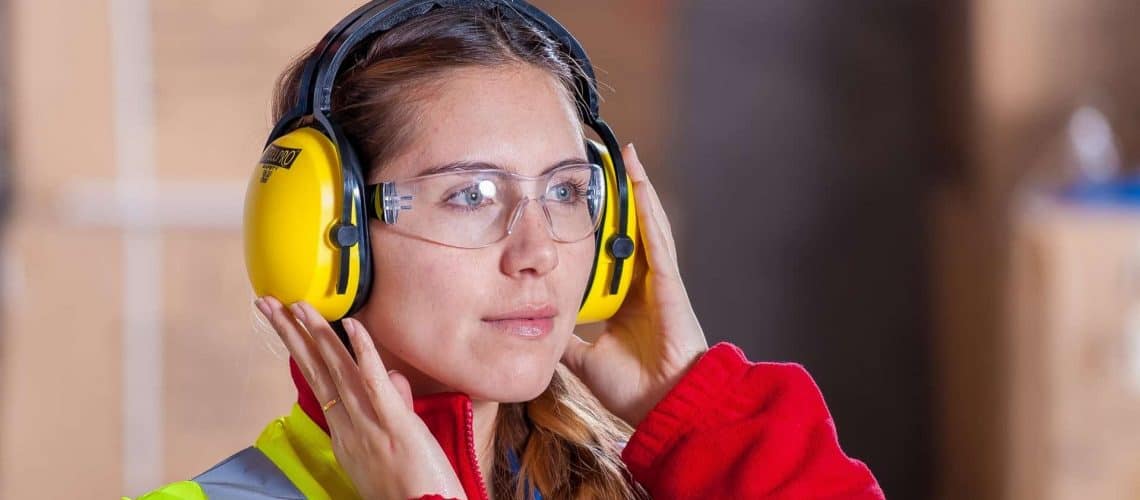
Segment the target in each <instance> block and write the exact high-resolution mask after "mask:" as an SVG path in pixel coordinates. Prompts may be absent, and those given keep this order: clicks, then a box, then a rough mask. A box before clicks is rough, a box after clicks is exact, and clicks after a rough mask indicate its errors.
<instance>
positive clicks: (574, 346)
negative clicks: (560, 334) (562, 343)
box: [562, 333, 593, 375]
mask: <svg viewBox="0 0 1140 500" xmlns="http://www.w3.org/2000/svg"><path fill="white" fill-rule="evenodd" d="M592 345H593V344H591V343H589V342H586V341H585V340H582V338H581V337H579V336H578V335H577V334H573V333H572V334H570V339H569V340H567V341H566V349H565V350H564V351H562V364H564V365H566V367H567V368H569V369H570V371H571V372H573V373H574V374H575V375H577V374H578V373H579V369H580V368H581V367H582V364H583V360H584V359H585V358H586V353H587V350H588V349H589V348H590V347H591V346H592Z"/></svg>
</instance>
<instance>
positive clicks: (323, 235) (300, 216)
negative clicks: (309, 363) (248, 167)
mask: <svg viewBox="0 0 1140 500" xmlns="http://www.w3.org/2000/svg"><path fill="white" fill-rule="evenodd" d="M347 154H351V150H350V151H349V152H348V153H347ZM341 156H342V155H341V153H340V151H338V149H337V147H336V145H335V144H334V143H333V141H332V140H330V139H329V137H328V136H327V135H325V134H324V133H322V132H321V131H319V130H317V129H315V128H312V127H303V128H299V129H296V130H293V131H292V132H289V133H287V134H285V135H283V136H281V137H279V138H277V139H276V140H274V141H273V142H272V143H270V144H269V146H267V147H266V148H265V151H264V153H263V154H262V157H261V161H260V162H259V165H258V168H257V169H256V170H255V171H254V172H253V176H252V177H251V178H250V180H249V185H248V187H247V189H246V197H245V220H244V231H245V238H244V239H245V264H246V269H247V271H248V273H249V278H250V282H251V284H252V285H253V291H254V293H255V294H257V296H258V297H261V296H265V295H272V296H274V297H276V298H277V299H278V300H280V301H281V302H282V303H284V304H290V303H293V302H296V301H299V300H304V301H306V302H308V303H310V304H312V305H313V307H314V308H316V310H317V311H319V312H320V313H321V315H322V316H324V317H325V319H328V320H330V321H332V320H336V319H340V318H342V317H344V316H346V315H347V314H349V312H350V311H351V310H353V309H354V308H355V307H354V306H358V305H359V303H360V302H362V301H363V300H362V299H363V298H364V297H366V296H367V289H368V287H369V285H370V284H371V281H372V280H371V276H370V274H371V273H370V272H368V271H369V270H370V269H371V266H370V265H369V264H370V262H371V253H370V247H369V245H368V238H367V223H365V224H359V223H358V222H357V221H359V220H360V214H361V213H363V212H362V211H361V209H362V206H361V205H360V203H362V202H361V201H360V196H359V195H357V196H354V197H351V198H355V200H354V199H347V202H348V203H350V204H354V205H357V206H354V207H352V218H351V221H352V224H351V225H347V226H345V225H342V224H340V221H341V220H342V216H343V213H344V204H345V202H346V196H345V191H346V190H345V185H346V179H345V178H344V177H345V176H346V175H351V173H352V172H353V169H351V168H342V166H341ZM347 182H348V183H349V184H352V183H353V181H351V180H349V181H347ZM355 184H356V185H359V183H358V182H357V183H355ZM346 227H347V228H349V229H347V230H346V229H345V228H346ZM357 230H359V231H360V232H361V233H363V234H356V235H355V236H354V235H351V234H348V233H349V232H351V231H357ZM354 239H356V240H357V241H356V242H353V243H355V244H353V245H343V244H344V243H349V242H352V240H354ZM344 256H347V261H348V266H347V268H348V273H347V279H346V280H345V285H346V286H345V287H344V288H345V290H344V291H343V292H342V293H338V290H337V288H338V285H339V282H340V281H341V278H340V273H341V269H342V265H341V260H342V258H344Z"/></svg>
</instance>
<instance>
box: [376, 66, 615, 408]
mask: <svg viewBox="0 0 1140 500" xmlns="http://www.w3.org/2000/svg"><path fill="white" fill-rule="evenodd" d="M418 106H419V111H421V114H420V116H419V120H418V124H417V130H415V131H414V132H413V133H414V136H413V139H412V143H411V145H410V146H409V147H408V148H407V149H406V151H404V152H403V153H402V154H401V155H400V156H398V157H396V158H394V159H393V160H392V161H391V162H389V163H387V164H385V165H383V166H382V169H381V171H380V172H378V174H377V175H375V176H374V178H372V179H369V180H368V181H369V182H377V181H380V180H383V181H391V180H402V179H407V178H409V177H414V176H416V175H419V174H420V173H421V172H423V171H425V170H427V169H429V168H431V167H434V166H438V165H443V164H446V163H451V162H456V161H477V162H485V163H489V164H493V165H497V166H500V167H502V168H503V169H506V170H508V171H513V172H517V173H520V174H525V175H530V176H537V175H539V174H541V173H542V172H543V171H544V170H546V169H547V168H548V167H550V166H553V165H554V164H556V163H558V162H560V161H562V160H566V159H572V158H576V159H579V160H580V161H582V162H586V158H585V148H584V145H583V136H582V134H581V126H580V124H579V122H578V116H577V113H576V111H575V109H574V107H573V105H572V103H571V102H570V101H569V100H568V99H567V98H566V97H565V96H564V92H563V91H562V90H561V88H560V84H559V83H558V81H557V80H556V79H555V78H554V77H553V76H552V75H550V74H549V73H548V72H546V71H544V70H542V69H539V68H535V67H532V66H529V65H517V66H510V67H507V68H502V67H500V68H463V69H456V70H453V71H451V72H449V73H448V74H447V79H446V81H445V82H444V83H442V84H441V86H440V87H439V88H438V90H437V91H435V92H433V93H432V94H431V96H430V98H428V99H424V100H421V101H420V104H418ZM397 224H398V223H397ZM370 230H371V237H372V255H373V259H374V263H375V267H374V269H375V276H374V281H373V286H372V293H371V295H370V296H369V298H368V302H367V303H366V304H365V306H364V308H363V309H362V310H361V311H360V312H359V313H358V314H357V315H356V317H357V319H359V320H360V321H361V322H362V323H364V325H365V326H366V327H367V328H368V330H369V331H370V332H371V333H372V337H373V338H374V339H375V342H376V344H377V347H378V349H379V350H380V352H381V355H382V356H383V358H384V361H385V364H386V366H387V367H388V368H389V369H399V370H401V372H403V373H404V374H405V375H407V376H408V378H409V380H410V381H411V383H412V389H413V391H415V393H416V394H424V393H434V392H439V391H444V390H455V391H461V392H465V393H467V394H468V395H470V396H471V397H472V398H473V399H479V400H490V401H499V402H516V401H527V400H530V399H533V398H535V397H537V396H538V395H539V394H540V393H541V392H542V391H543V390H545V389H546V387H547V385H548V384H549V383H550V378H551V376H552V373H553V371H554V369H555V367H556V365H557V363H558V361H559V359H560V358H561V356H562V352H563V349H564V346H565V344H566V341H567V340H568V338H569V336H570V335H571V334H572V333H573V328H574V324H575V319H576V317H577V315H578V306H579V305H580V303H581V300H582V294H583V292H584V291H585V289H586V281H587V279H588V278H589V273H590V266H591V263H592V260H593V256H594V238H593V237H588V238H586V239H583V240H581V241H577V242H574V243H560V242H557V241H555V240H553V239H552V238H551V236H550V234H549V232H548V231H547V227H546V221H545V219H544V216H543V214H542V212H541V207H540V206H539V205H538V204H537V203H534V202H531V203H528V204H526V208H525V210H524V211H523V213H522V215H521V216H520V217H519V219H518V221H517V222H516V223H515V225H514V228H513V231H512V234H510V235H509V236H507V237H506V238H505V239H503V240H501V241H499V242H497V243H495V244H492V245H490V246H487V247H484V248H480V249H461V248H453V247H448V246H444V245H440V244H437V243H432V242H428V241H426V240H423V239H418V238H415V237H409V236H406V235H403V234H400V233H398V232H396V231H394V230H393V229H392V228H390V227H386V226H385V225H384V224H383V223H382V222H380V221H375V220H373V221H372V222H371V226H370ZM544 306H551V307H553V308H554V309H555V310H556V311H557V313H556V315H555V316H554V318H553V328H552V329H551V330H550V331H549V332H547V333H545V334H543V335H540V336H538V337H533V336H529V337H528V336H524V335H520V334H518V333H513V332H512V331H511V328H510V326H511V325H509V324H504V323H503V322H492V321H489V320H488V318H495V317H501V316H505V315H510V314H512V313H514V312H516V311H519V310H525V309H527V308H540V307H544Z"/></svg>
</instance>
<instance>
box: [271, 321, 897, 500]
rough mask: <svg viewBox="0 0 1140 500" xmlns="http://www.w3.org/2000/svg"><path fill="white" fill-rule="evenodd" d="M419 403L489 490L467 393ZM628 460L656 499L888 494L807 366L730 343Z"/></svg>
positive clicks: (463, 477)
mask: <svg viewBox="0 0 1140 500" xmlns="http://www.w3.org/2000/svg"><path fill="white" fill-rule="evenodd" d="M293 379H294V381H295V382H296V383H297V388H298V394H299V397H298V402H299V403H300V405H301V408H303V409H304V410H305V412H306V413H307V414H308V415H309V416H310V417H311V418H312V419H313V420H314V421H315V422H317V424H318V425H320V426H321V427H323V428H325V430H328V427H327V424H326V423H325V420H324V414H323V413H322V412H321V410H320V405H319V404H318V403H317V401H316V399H315V398H314V397H313V394H312V391H311V390H309V387H308V385H307V384H305V381H304V379H303V378H302V377H301V375H300V373H299V371H298V370H297V369H296V366H295V365H293ZM415 411H416V413H417V414H419V415H420V417H421V418H423V419H424V422H425V423H426V424H427V425H428V428H429V429H431V431H432V433H433V434H434V435H435V437H436V439H437V440H438V441H439V442H440V445H441V446H442V447H443V450H444V452H445V453H446V454H447V456H448V458H449V459H450V460H451V463H452V465H453V466H454V467H455V471H456V474H457V475H458V476H459V480H460V481H461V482H462V483H463V487H464V490H465V492H466V493H467V497H468V498H469V499H471V500H476V499H486V498H487V493H486V487H485V485H484V482H483V478H482V477H481V474H480V472H479V467H478V465H477V462H476V460H475V448H474V443H473V441H472V435H471V429H472V423H471V402H470V400H469V399H468V398H467V397H466V396H464V395H462V394H458V393H448V394H437V395H433V396H429V397H424V398H417V399H416V400H415ZM622 459H623V460H624V461H625V463H626V465H627V466H628V467H629V470H630V472H631V473H632V474H633V478H634V479H635V480H636V481H637V482H638V483H639V484H641V485H642V486H644V487H645V489H646V490H648V491H649V494H650V495H652V496H653V497H654V498H662V499H673V498H771V499H784V498H786V499H807V498H845V499H846V498H850V499H882V498H883V492H882V490H881V489H879V485H878V483H877V482H876V481H875V478H874V476H873V475H872V474H871V471H870V470H869V469H867V466H865V465H863V463H861V462H859V461H858V460H854V459H851V458H848V457H847V455H845V454H844V453H843V450H841V449H840V447H839V442H838V441H837V440H836V435H835V425H834V422H832V420H831V414H830V413H829V412H828V410H827V406H826V405H825V404H824V401H823V396H822V395H821V394H820V392H819V389H818V388H817V387H816V385H815V382H814V381H812V379H811V377H810V376H809V375H808V374H807V372H806V371H805V370H804V369H803V367H801V366H799V365H796V364H785V363H752V362H749V361H748V360H747V359H746V358H745V357H744V353H743V352H741V350H740V349H739V348H738V347H736V346H734V345H732V344H729V343H725V342H721V343H719V344H717V345H715V346H713V347H712V348H711V349H709V351H708V352H707V353H705V354H704V355H703V356H702V357H701V359H700V360H698V361H697V362H696V363H695V364H694V365H693V366H692V368H690V369H689V371H688V372H687V373H685V375H684V376H683V377H682V378H681V380H680V381H679V382H678V383H677V385H676V386H675V387H673V389H672V390H671V391H670V392H669V393H668V394H667V395H666V396H665V398H664V399H662V400H661V401H660V402H659V403H658V404H657V406H656V407H654V408H653V410H652V411H650V412H649V414H648V415H647V416H646V417H645V419H644V420H643V421H642V422H641V424H640V425H638V426H637V428H636V429H635V431H634V433H633V436H631V437H630V441H629V443H628V444H626V447H625V450H624V451H623V452H622ZM424 499H428V500H442V497H440V496H438V495H428V496H424V497H422V499H421V500H424Z"/></svg>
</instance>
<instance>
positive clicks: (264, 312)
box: [253, 298, 273, 318]
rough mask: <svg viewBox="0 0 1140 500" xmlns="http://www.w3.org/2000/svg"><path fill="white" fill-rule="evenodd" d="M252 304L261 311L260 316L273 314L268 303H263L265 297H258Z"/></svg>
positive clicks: (267, 316)
mask: <svg viewBox="0 0 1140 500" xmlns="http://www.w3.org/2000/svg"><path fill="white" fill-rule="evenodd" d="M253 305H255V306H257V310H258V311H261V315H262V316H265V317H266V318H269V317H270V316H273V311H270V310H269V304H267V303H265V299H262V298H258V299H257V300H255V301H253Z"/></svg>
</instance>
